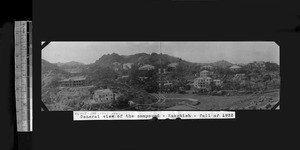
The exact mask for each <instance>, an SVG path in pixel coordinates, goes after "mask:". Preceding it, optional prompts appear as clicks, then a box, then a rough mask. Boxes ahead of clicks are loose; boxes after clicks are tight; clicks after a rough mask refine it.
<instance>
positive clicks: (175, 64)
mask: <svg viewBox="0 0 300 150" xmlns="http://www.w3.org/2000/svg"><path fill="white" fill-rule="evenodd" d="M177 66H178V63H170V64H169V65H168V67H171V68H176V67H177Z"/></svg>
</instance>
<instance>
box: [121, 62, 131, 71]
mask: <svg viewBox="0 0 300 150" xmlns="http://www.w3.org/2000/svg"><path fill="white" fill-rule="evenodd" d="M132 65H133V63H125V64H123V69H124V70H128V69H131V68H132Z"/></svg>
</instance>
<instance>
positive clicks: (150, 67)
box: [139, 64, 155, 70]
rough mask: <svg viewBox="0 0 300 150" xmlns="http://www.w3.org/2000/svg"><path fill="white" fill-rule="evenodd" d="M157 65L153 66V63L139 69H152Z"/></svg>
mask: <svg viewBox="0 0 300 150" xmlns="http://www.w3.org/2000/svg"><path fill="white" fill-rule="evenodd" d="M154 68H155V67H154V66H152V65H148V64H147V65H144V66H142V67H140V68H139V70H151V69H154Z"/></svg>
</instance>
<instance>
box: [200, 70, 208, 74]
mask: <svg viewBox="0 0 300 150" xmlns="http://www.w3.org/2000/svg"><path fill="white" fill-rule="evenodd" d="M202 72H204V73H205V72H209V71H207V70H203V71H201V73H202Z"/></svg>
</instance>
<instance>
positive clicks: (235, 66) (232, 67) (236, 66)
mask: <svg viewBox="0 0 300 150" xmlns="http://www.w3.org/2000/svg"><path fill="white" fill-rule="evenodd" d="M239 68H241V67H240V66H238V65H233V66H231V67H230V69H239Z"/></svg>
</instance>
